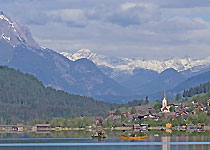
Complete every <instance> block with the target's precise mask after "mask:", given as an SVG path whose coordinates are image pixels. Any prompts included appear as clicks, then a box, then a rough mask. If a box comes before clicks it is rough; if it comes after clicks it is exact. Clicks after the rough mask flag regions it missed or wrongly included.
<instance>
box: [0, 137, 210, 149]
mask: <svg viewBox="0 0 210 150" xmlns="http://www.w3.org/2000/svg"><path fill="white" fill-rule="evenodd" d="M1 149H2V150H147V149H149V150H210V137H207V136H206V137H203V136H192V137H189V136H186V137H184V136H183V137H182V136H180V137H173V136H172V137H170V136H165V137H154V136H153V137H148V139H146V140H142V141H120V139H119V138H117V137H116V138H107V139H105V140H104V141H98V140H97V139H91V138H2V139H0V150H1Z"/></svg>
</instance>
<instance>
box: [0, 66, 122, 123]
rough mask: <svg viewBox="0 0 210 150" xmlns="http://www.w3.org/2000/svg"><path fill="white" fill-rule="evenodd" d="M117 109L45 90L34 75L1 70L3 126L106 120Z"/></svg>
mask: <svg viewBox="0 0 210 150" xmlns="http://www.w3.org/2000/svg"><path fill="white" fill-rule="evenodd" d="M52 76H53V75H52ZM117 107H118V105H117V104H110V103H106V102H102V101H96V100H93V99H92V98H88V97H84V96H78V95H71V94H68V93H67V92H64V91H61V90H55V89H53V88H51V87H45V86H44V85H43V84H42V83H41V82H40V81H39V80H38V79H37V78H35V77H34V76H32V75H29V74H24V73H22V72H20V71H18V70H15V69H12V68H8V67H7V66H0V124H12V123H18V122H26V121H30V120H34V119H43V120H49V119H52V118H54V117H64V118H72V117H76V116H92V115H94V116H104V115H106V114H107V112H108V111H109V110H112V109H115V108H117Z"/></svg>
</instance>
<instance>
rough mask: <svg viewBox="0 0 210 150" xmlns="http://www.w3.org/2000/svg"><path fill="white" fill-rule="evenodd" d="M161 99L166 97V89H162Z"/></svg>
mask: <svg viewBox="0 0 210 150" xmlns="http://www.w3.org/2000/svg"><path fill="white" fill-rule="evenodd" d="M163 99H166V90H165V89H163Z"/></svg>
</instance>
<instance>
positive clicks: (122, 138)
mask: <svg viewBox="0 0 210 150" xmlns="http://www.w3.org/2000/svg"><path fill="white" fill-rule="evenodd" d="M146 138H148V136H134V137H132V136H131V137H130V136H121V137H120V140H145V139H146Z"/></svg>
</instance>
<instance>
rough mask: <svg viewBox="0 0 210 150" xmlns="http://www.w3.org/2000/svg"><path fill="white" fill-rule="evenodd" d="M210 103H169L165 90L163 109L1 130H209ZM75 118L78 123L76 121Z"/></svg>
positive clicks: (134, 109) (126, 110) (144, 108)
mask: <svg viewBox="0 0 210 150" xmlns="http://www.w3.org/2000/svg"><path fill="white" fill-rule="evenodd" d="M209 106H210V100H206V106H204V105H203V104H200V103H199V102H195V101H192V102H190V103H185V104H183V103H170V104H168V102H167V99H166V94H165V91H164V92H163V98H162V102H161V107H160V108H158V107H157V106H150V105H142V106H133V107H127V108H119V109H116V110H112V111H110V112H109V114H108V115H107V117H105V118H104V117H101V116H94V117H79V118H77V121H78V120H79V123H78V125H77V124H74V126H72V125H70V124H68V121H70V120H65V119H59V118H57V120H55V121H54V122H51V123H46V122H45V123H41V124H40V123H39V124H33V125H24V124H21V123H20V124H17V125H0V132H6V133H15V132H35V133H49V132H53V131H57V132H59V131H88V132H99V131H102V130H111V131H113V130H115V131H130V132H139V131H140V132H144V131H150V130H161V131H164V132H167V133H171V132H172V131H173V130H176V131H186V132H194V131H197V132H205V131H207V130H210V126H208V125H209V124H208V122H209V117H208V115H207V114H208V107H209ZM65 121H66V122H65ZM71 121H72V122H76V120H75V121H73V120H71ZM62 122H64V123H62ZM69 123H70V122H69Z"/></svg>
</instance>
